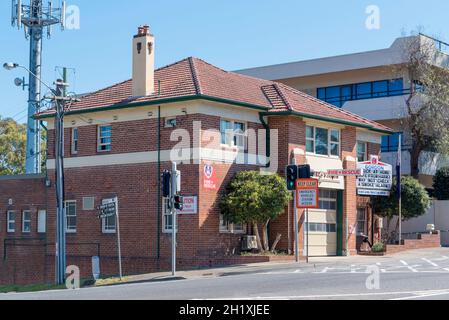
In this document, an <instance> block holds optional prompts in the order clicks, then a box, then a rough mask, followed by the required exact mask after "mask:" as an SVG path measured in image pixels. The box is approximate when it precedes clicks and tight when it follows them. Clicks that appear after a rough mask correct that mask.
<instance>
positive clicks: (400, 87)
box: [388, 79, 404, 96]
mask: <svg viewBox="0 0 449 320" xmlns="http://www.w3.org/2000/svg"><path fill="white" fill-rule="evenodd" d="M388 89H389V94H390V96H397V95H401V94H403V91H404V80H402V79H395V80H391V81H390V83H389V84H388Z"/></svg>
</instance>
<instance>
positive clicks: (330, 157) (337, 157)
mask: <svg viewBox="0 0 449 320" xmlns="http://www.w3.org/2000/svg"><path fill="white" fill-rule="evenodd" d="M306 156H310V157H317V158H324V159H333V160H341V158H340V156H325V155H322V154H316V153H311V152H306Z"/></svg>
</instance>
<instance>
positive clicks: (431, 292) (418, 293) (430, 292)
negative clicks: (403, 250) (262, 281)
mask: <svg viewBox="0 0 449 320" xmlns="http://www.w3.org/2000/svg"><path fill="white" fill-rule="evenodd" d="M444 294H449V289H444V290H427V291H403V292H400V291H398V292H371V293H348V294H325V295H310V296H279V297H244V298H235V297H233V298H217V299H196V300H211V301H214V300H231V301H235V300H245V301H251V300H294V299H323V298H345V297H346V298H350V297H370V296H373V297H376V296H399V295H414V296H413V297H414V298H415V299H419V298H422V297H426V296H432V295H444ZM406 298H409V299H411V297H406ZM402 299H404V298H402Z"/></svg>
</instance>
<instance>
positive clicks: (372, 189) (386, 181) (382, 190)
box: [357, 156, 393, 197]
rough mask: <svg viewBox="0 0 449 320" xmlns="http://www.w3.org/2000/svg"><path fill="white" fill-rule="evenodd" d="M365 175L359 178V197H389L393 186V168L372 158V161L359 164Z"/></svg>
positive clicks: (376, 158)
mask: <svg viewBox="0 0 449 320" xmlns="http://www.w3.org/2000/svg"><path fill="white" fill-rule="evenodd" d="M357 166H358V169H360V170H362V171H363V175H361V176H359V177H358V178H357V193H358V195H359V196H380V197H389V196H390V191H391V187H392V185H393V166H392V165H389V164H387V163H383V162H381V161H379V157H377V156H372V157H371V160H370V161H365V162H360V163H358V165H357Z"/></svg>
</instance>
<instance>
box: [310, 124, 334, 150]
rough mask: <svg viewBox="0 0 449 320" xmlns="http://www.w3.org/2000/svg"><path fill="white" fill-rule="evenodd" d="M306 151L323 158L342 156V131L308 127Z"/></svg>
mask: <svg viewBox="0 0 449 320" xmlns="http://www.w3.org/2000/svg"><path fill="white" fill-rule="evenodd" d="M306 151H307V152H308V153H313V154H317V155H322V156H332V157H338V156H340V130H337V129H326V128H318V127H311V126H307V127H306Z"/></svg>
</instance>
